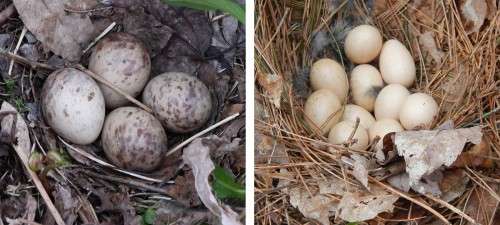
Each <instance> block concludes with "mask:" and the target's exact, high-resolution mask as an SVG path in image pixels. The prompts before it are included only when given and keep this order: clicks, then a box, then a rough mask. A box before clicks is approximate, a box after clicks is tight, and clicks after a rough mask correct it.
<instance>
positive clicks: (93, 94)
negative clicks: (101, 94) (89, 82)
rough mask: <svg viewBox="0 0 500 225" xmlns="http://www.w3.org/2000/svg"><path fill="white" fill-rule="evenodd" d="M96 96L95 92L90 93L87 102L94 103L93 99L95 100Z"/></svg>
mask: <svg viewBox="0 0 500 225" xmlns="http://www.w3.org/2000/svg"><path fill="white" fill-rule="evenodd" d="M94 96H95V93H94V92H90V94H89V96H88V97H87V100H88V101H89V102H90V101H92V99H93V98H94Z"/></svg>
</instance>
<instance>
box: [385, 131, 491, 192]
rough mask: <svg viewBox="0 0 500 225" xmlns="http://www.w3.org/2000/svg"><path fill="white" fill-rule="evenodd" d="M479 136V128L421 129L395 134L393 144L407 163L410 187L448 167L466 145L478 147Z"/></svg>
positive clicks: (480, 135) (480, 134)
mask: <svg viewBox="0 0 500 225" xmlns="http://www.w3.org/2000/svg"><path fill="white" fill-rule="evenodd" d="M481 137H482V133H481V128H480V127H479V126H476V127H471V128H461V129H450V130H420V131H403V132H398V133H396V137H395V141H394V143H395V145H396V146H397V151H398V154H399V155H400V156H403V157H404V159H405V162H406V172H407V173H408V174H409V178H410V179H409V181H410V186H412V185H413V184H417V183H418V182H419V181H420V179H421V178H422V177H423V176H424V175H429V174H431V173H432V172H434V171H435V170H436V169H438V168H440V167H441V166H443V165H444V166H448V167H449V166H451V164H452V163H453V162H454V161H455V160H456V158H457V157H458V155H459V154H460V153H461V152H462V150H463V148H464V146H465V143H467V142H472V143H475V144H478V143H479V142H480V141H481Z"/></svg>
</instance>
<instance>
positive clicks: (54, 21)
mask: <svg viewBox="0 0 500 225" xmlns="http://www.w3.org/2000/svg"><path fill="white" fill-rule="evenodd" d="M13 2H14V5H15V7H16V9H17V12H18V13H19V17H20V18H21V19H22V21H23V22H24V25H25V26H26V27H27V28H28V30H29V31H31V33H33V34H34V35H35V36H36V38H37V39H38V40H40V41H41V42H42V43H43V44H44V45H45V46H46V47H47V48H48V49H49V50H51V51H52V52H54V53H55V54H56V55H60V56H62V57H63V58H65V59H67V60H70V61H78V60H79V59H80V57H81V56H82V51H83V49H84V48H86V47H87V45H88V43H89V42H90V41H91V40H92V39H93V38H94V36H95V34H96V31H95V27H94V25H93V24H92V22H91V21H90V18H89V17H88V16H87V15H86V14H81V13H71V12H66V11H65V4H67V3H69V1H68V0H50V1H48V0H13Z"/></svg>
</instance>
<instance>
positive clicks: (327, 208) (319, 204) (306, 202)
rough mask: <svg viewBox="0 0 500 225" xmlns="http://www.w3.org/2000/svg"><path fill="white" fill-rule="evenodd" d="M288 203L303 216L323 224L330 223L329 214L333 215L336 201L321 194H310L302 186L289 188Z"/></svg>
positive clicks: (327, 224)
mask: <svg viewBox="0 0 500 225" xmlns="http://www.w3.org/2000/svg"><path fill="white" fill-rule="evenodd" d="M290 204H291V205H292V206H293V207H296V208H297V209H298V210H299V211H300V213H302V215H304V217H306V218H309V219H314V220H317V221H319V222H320V223H321V224H323V225H329V224H330V219H329V218H330V216H333V215H335V211H336V210H337V203H336V202H335V201H334V200H333V199H331V198H329V197H327V196H324V195H322V194H316V195H314V196H311V195H310V194H309V192H307V190H305V189H303V188H292V189H291V190H290Z"/></svg>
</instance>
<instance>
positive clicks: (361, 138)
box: [328, 121, 369, 151]
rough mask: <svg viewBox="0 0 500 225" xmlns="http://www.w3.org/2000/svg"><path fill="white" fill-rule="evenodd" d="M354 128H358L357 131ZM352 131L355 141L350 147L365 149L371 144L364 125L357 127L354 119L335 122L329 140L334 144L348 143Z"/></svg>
mask: <svg viewBox="0 0 500 225" xmlns="http://www.w3.org/2000/svg"><path fill="white" fill-rule="evenodd" d="M354 129H356V131H355V132H354ZM352 132H354V135H353V136H352V140H353V142H352V145H350V146H349V148H351V149H354V150H359V151H362V150H365V149H366V148H367V147H368V144H369V140H368V132H367V130H366V129H365V128H364V127H362V126H358V127H357V128H356V124H355V123H354V122H352V121H342V122H339V123H337V124H335V126H333V128H332V129H331V130H330V133H329V134H328V142H330V143H332V144H346V143H347V142H348V141H349V137H351V134H352Z"/></svg>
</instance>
